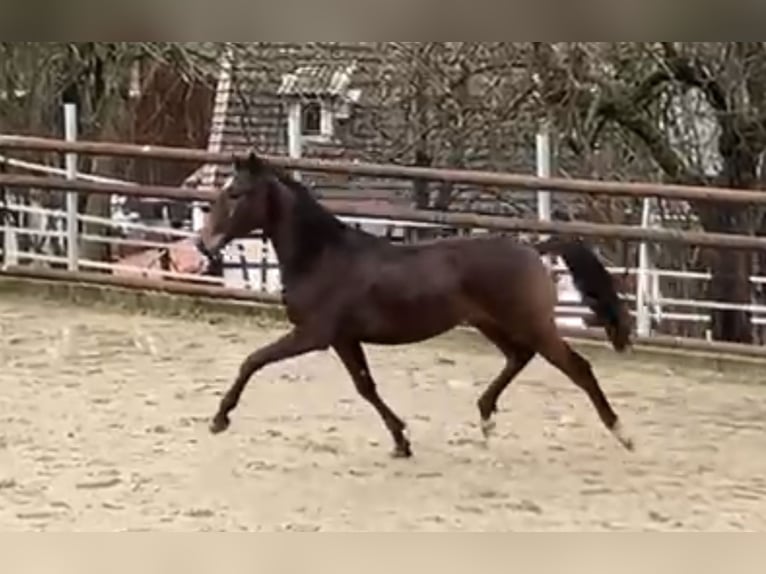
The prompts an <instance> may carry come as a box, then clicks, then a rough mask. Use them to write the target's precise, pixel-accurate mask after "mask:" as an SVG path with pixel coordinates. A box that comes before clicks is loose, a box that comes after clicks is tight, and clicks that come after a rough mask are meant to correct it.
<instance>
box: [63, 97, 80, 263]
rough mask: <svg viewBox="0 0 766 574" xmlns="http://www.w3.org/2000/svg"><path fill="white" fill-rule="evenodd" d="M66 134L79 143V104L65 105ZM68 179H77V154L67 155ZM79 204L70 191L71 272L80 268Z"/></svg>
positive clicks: (69, 138) (68, 219) (67, 238)
mask: <svg viewBox="0 0 766 574" xmlns="http://www.w3.org/2000/svg"><path fill="white" fill-rule="evenodd" d="M64 134H65V138H66V141H67V142H74V141H77V104H74V103H71V102H67V103H65V104H64ZM66 178H67V179H68V180H75V179H77V154H75V153H67V154H66ZM77 202H78V196H77V192H76V191H68V192H67V194H66V212H67V220H66V230H67V233H66V251H67V268H68V269H69V271H77V269H78V267H79V258H80V257H79V242H78V223H79V222H78V213H77V211H78V210H77Z"/></svg>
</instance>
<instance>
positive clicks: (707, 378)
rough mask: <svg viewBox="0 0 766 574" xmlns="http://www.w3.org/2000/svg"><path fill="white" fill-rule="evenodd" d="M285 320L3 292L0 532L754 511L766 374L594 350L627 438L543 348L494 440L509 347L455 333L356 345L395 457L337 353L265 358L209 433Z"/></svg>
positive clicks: (511, 392) (721, 520) (675, 524)
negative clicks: (386, 418) (223, 423)
mask: <svg viewBox="0 0 766 574" xmlns="http://www.w3.org/2000/svg"><path fill="white" fill-rule="evenodd" d="M281 331H284V326H282V325H279V324H271V325H269V324H265V326H263V325H262V326H260V327H259V326H258V325H257V324H256V322H255V321H252V320H249V321H247V322H246V323H245V322H239V321H238V320H237V319H236V318H234V317H232V318H230V319H227V318H221V317H218V318H217V321H215V322H211V321H206V320H204V318H202V319H200V318H197V319H183V318H173V317H169V316H165V317H159V316H150V315H146V314H139V313H137V312H135V310H134V311H133V312H127V311H122V312H121V311H118V310H106V309H98V308H93V307H92V306H91V307H87V306H74V305H72V304H63V303H61V302H60V301H47V302H44V301H42V300H38V299H33V298H23V299H22V298H17V297H14V296H10V295H7V294H6V295H4V296H3V299H2V300H0V337H2V345H0V353H1V354H2V364H3V369H2V371H0V376H1V377H2V381H0V387H1V388H2V389H3V392H2V394H0V418H1V419H2V426H1V427H0V428H1V434H0V529H3V530H37V529H48V530H124V529H151V530H155V529H156V530H165V529H167V530H203V529H211V530H258V529H263V530H274V529H301V530H320V529H322V530H330V529H332V530H458V529H465V530H469V529H470V530H508V529H514V530H518V529H585V528H588V529H596V530H600V529H644V528H649V529H661V530H670V529H690V530H696V529H702V530H710V529H716V530H739V529H754V530H755V529H763V528H764V527H766V504H764V498H766V458H765V457H764V456H763V453H764V452H766V386H762V385H758V384H745V383H743V382H739V381H736V380H725V379H726V377H724V376H722V375H719V374H714V373H712V372H709V371H702V370H696V371H694V372H684V371H683V370H682V369H683V367H684V365H683V362H681V361H679V362H678V363H676V364H677V365H678V366H677V367H675V368H674V367H673V366H672V364H669V363H664V364H662V365H659V364H655V365H652V364H647V362H646V361H637V360H630V359H627V360H626V359H625V358H623V357H620V356H617V355H612V357H613V358H606V357H607V355H604V354H598V356H597V358H595V359H594V365H595V368H596V370H597V373H598V375H599V376H600V379H601V381H602V383H603V385H604V388H605V390H606V392H607V393H608V394H609V396H610V398H611V399H612V402H613V404H614V406H615V409H617V410H618V412H619V413H620V415H621V417H622V419H623V421H624V424H625V425H626V426H627V427H628V429H629V430H630V431H631V433H632V434H633V435H634V436H635V438H636V440H637V452H636V453H634V454H629V453H626V452H624V451H623V450H622V449H621V448H620V447H619V445H618V444H617V443H616V442H615V441H614V440H613V439H612V437H610V436H609V434H608V433H607V432H606V431H605V430H604V429H603V427H602V426H601V424H600V423H599V421H598V420H597V417H596V415H595V413H594V412H593V409H592V407H591V405H590V404H589V403H588V400H587V398H586V397H585V396H584V395H583V394H582V393H581V392H580V391H578V390H577V389H575V388H574V387H573V385H572V384H571V383H570V382H569V381H567V380H565V378H564V376H563V375H561V374H559V373H558V372H556V371H554V370H553V369H552V368H551V367H548V366H547V365H546V364H544V363H543V362H541V361H535V362H534V363H533V364H531V365H530V366H529V367H528V368H527V369H526V370H525V371H524V372H523V373H522V374H521V375H520V377H519V380H518V381H517V382H515V383H514V385H513V386H512V387H511V388H509V389H508V391H507V394H506V395H504V397H503V400H502V402H501V405H500V406H501V412H500V413H499V415H498V418H497V423H498V428H497V434H496V436H495V438H494V439H493V442H492V443H491V444H490V447H489V449H486V448H484V446H483V444H482V442H481V432H480V430H479V428H478V424H477V422H478V421H477V419H478V413H477V410H476V406H475V402H476V399H477V397H478V395H479V393H480V392H481V390H482V389H483V388H484V387H485V386H486V384H487V383H488V381H489V380H490V379H491V378H492V377H494V376H495V375H496V374H497V372H498V370H499V368H500V367H501V365H502V359H501V357H500V356H499V355H498V353H497V352H496V351H495V350H494V349H492V348H490V347H489V346H485V345H484V344H483V343H478V342H477V341H474V340H473V339H472V338H467V337H465V336H464V335H455V336H451V337H447V338H442V339H440V340H435V341H433V342H430V343H425V344H420V345H413V346H407V347H398V348H375V347H373V348H371V349H370V359H371V368H372V370H373V371H374V373H375V375H376V376H377V379H378V381H379V383H380V387H381V392H382V393H384V395H385V397H386V398H387V399H389V400H390V402H391V404H392V405H393V406H394V407H395V408H396V409H397V410H398V411H399V412H400V413H401V414H402V416H403V417H404V418H405V419H406V420H407V422H408V423H409V427H410V434H411V437H412V439H413V448H414V449H415V457H414V458H413V459H411V460H409V461H394V460H389V459H388V456H387V453H388V448H389V437H388V435H387V434H386V431H385V429H384V428H383V427H382V426H381V425H380V424H379V420H378V419H377V415H376V414H375V413H374V412H373V410H372V409H371V408H370V407H369V405H367V404H366V403H365V402H364V401H362V400H361V399H360V398H359V397H358V396H357V395H356V392H355V391H354V389H353V386H352V384H351V382H350V380H349V379H348V375H347V374H346V373H345V371H344V369H343V367H342V366H341V365H340V363H339V361H338V360H337V359H336V358H335V357H334V356H333V355H331V354H329V353H324V354H314V355H310V356H306V357H302V358H299V359H295V360H292V361H288V362H285V363H282V364H277V365H274V366H272V367H269V368H267V369H266V370H264V371H263V372H262V373H261V374H260V375H258V376H257V377H256V378H255V379H254V381H253V383H252V384H251V386H250V387H249V388H248V390H247V392H246V393H245V395H244V398H243V402H242V405H241V407H240V408H239V410H238V411H237V416H236V417H235V418H234V420H233V425H232V428H231V430H230V432H229V433H228V434H225V435H222V436H211V435H210V434H209V433H208V431H207V423H208V420H209V416H210V415H211V414H212V413H213V412H214V410H215V408H216V406H217V404H218V401H219V398H220V393H221V392H222V391H223V390H225V388H226V387H227V385H228V384H229V383H230V381H231V377H232V375H233V374H234V373H235V371H236V368H237V366H238V364H239V361H240V360H241V359H242V358H243V357H244V356H245V355H246V354H247V353H248V352H249V351H251V350H252V349H254V348H256V347H257V346H259V345H260V344H262V343H264V342H265V341H267V340H271V339H273V338H274V337H275V335H276V334H277V333H279V332H281Z"/></svg>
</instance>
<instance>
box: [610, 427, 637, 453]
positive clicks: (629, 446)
mask: <svg viewBox="0 0 766 574" xmlns="http://www.w3.org/2000/svg"><path fill="white" fill-rule="evenodd" d="M611 430H612V434H613V435H614V437H615V438H616V439H617V440H618V441H619V443H620V444H621V445H622V446H623V447H624V448H625V450H627V451H628V452H633V451H634V450H636V443H635V442H634V441H633V438H632V437H631V436H629V435H628V433H627V432H625V428H624V427H623V426H622V423H621V422H620V421H619V420H618V421H617V422H616V423H615V424H614V426H613V427H612V429H611Z"/></svg>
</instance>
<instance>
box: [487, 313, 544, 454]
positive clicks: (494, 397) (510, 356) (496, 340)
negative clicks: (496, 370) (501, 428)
mask: <svg viewBox="0 0 766 574" xmlns="http://www.w3.org/2000/svg"><path fill="white" fill-rule="evenodd" d="M476 328H477V329H478V330H479V331H480V332H481V333H482V334H483V335H484V336H485V337H486V338H487V339H489V340H490V341H491V342H492V343H493V344H494V345H495V346H496V347H497V348H498V349H500V351H501V352H502V353H503V355H505V358H506V364H505V367H503V370H502V371H501V372H500V374H499V375H498V376H497V377H496V378H495V379H494V380H493V381H492V382H491V383H490V384H489V386H488V387H487V388H486V389H485V390H484V392H483V393H482V395H481V396H480V397H479V400H478V402H477V406H478V407H479V421H480V424H481V432H482V433H483V434H484V437H485V438H487V439H488V438H489V437H490V435H491V434H492V431H493V430H495V421H494V419H493V416H494V414H495V413H496V412H497V401H498V400H499V399H500V395H502V394H503V391H505V389H506V388H507V387H508V385H509V384H511V381H513V379H514V377H516V375H518V374H519V373H520V372H521V370H522V369H523V368H524V367H526V366H527V364H528V363H529V361H531V360H532V357H534V356H535V353H534V351H532V350H530V349H529V348H527V347H525V346H523V345H519V344H516V343H514V342H513V341H512V340H511V338H510V337H508V336H507V335H506V334H505V333H504V332H503V331H502V330H501V329H500V328H499V327H496V326H493V325H488V324H481V325H478V324H477V325H476Z"/></svg>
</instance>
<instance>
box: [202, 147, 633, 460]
mask: <svg viewBox="0 0 766 574" xmlns="http://www.w3.org/2000/svg"><path fill="white" fill-rule="evenodd" d="M234 166H235V173H234V176H233V178H232V180H231V181H230V183H229V184H227V186H225V188H224V189H222V190H221V191H220V192H219V194H218V196H217V197H216V199H215V201H214V202H213V205H212V206H211V209H210V213H209V215H208V219H207V222H206V223H205V226H204V228H203V229H202V230H201V232H200V235H199V238H198V241H197V246H198V248H199V249H200V251H202V252H203V253H204V254H206V255H207V256H209V257H215V256H216V255H217V254H219V253H220V251H221V249H222V248H223V247H224V246H225V245H226V244H227V243H228V242H229V241H231V240H232V239H235V238H238V237H243V236H246V235H247V234H249V233H250V232H251V231H253V230H261V231H262V232H263V233H264V234H265V236H266V237H267V238H268V239H269V240H270V241H271V242H272V244H273V246H274V249H275V250H276V253H277V257H278V259H279V267H280V272H281V278H282V284H283V286H284V303H285V306H286V310H287V316H288V318H289V320H290V322H291V323H292V324H293V329H292V330H291V331H290V332H289V333H287V334H286V335H284V336H283V337H281V338H279V339H278V340H276V341H274V342H273V343H271V344H269V345H266V346H264V347H262V348H260V349H258V350H256V351H255V352H253V353H252V354H251V355H249V356H248V357H247V358H246V359H245V360H244V361H243V362H242V365H241V367H240V369H239V373H238V375H237V377H236V380H235V381H234V383H233V385H232V386H231V388H230V389H229V390H228V391H227V392H226V394H225V395H224V397H223V398H222V400H221V403H220V406H219V409H218V411H217V412H216V414H215V416H214V417H213V420H212V422H211V423H210V430H211V432H213V433H220V432H223V431H225V430H226V429H227V428H228V427H229V423H230V420H229V415H230V413H231V411H232V410H234V408H235V407H236V406H237V403H238V401H239V399H240V396H241V395H242V392H243V390H244V388H245V386H246V385H247V382H248V380H249V379H250V378H251V377H252V376H253V374H255V373H256V371H258V370H260V369H261V368H263V367H265V366H266V365H268V364H271V363H274V362H276V361H281V360H284V359H288V358H290V357H295V356H297V355H301V354H304V353H309V352H312V351H319V350H326V349H329V348H332V349H333V350H334V351H335V353H336V354H337V356H338V357H339V358H340V360H341V362H342V363H343V365H344V366H345V368H346V369H347V371H348V373H349V375H350V376H351V379H352V380H353V382H354V384H355V386H356V389H357V391H358V392H359V394H360V395H361V396H362V397H363V398H364V399H366V400H367V401H368V402H369V403H370V404H371V405H372V406H373V407H374V408H375V409H376V411H377V412H378V413H379V415H380V417H381V418H382V420H383V422H384V423H385V425H386V428H387V429H388V431H389V432H390V433H391V436H392V437H393V441H394V447H395V448H394V455H395V456H397V457H409V456H411V454H412V451H411V448H410V442H409V440H408V439H407V436H406V433H405V424H404V422H403V421H402V420H401V419H400V418H399V417H398V416H397V415H396V413H394V411H393V410H392V409H391V408H390V407H389V406H388V405H387V404H386V402H385V401H384V400H383V399H382V398H381V396H380V395H379V394H378V390H377V388H376V384H375V381H374V379H373V376H372V373H370V369H369V367H368V365H367V360H366V358H365V354H364V351H363V349H362V343H372V344H381V345H401V344H407V343H416V342H419V341H424V340H426V339H429V338H431V337H435V336H437V335H439V334H441V333H444V332H446V331H449V330H451V329H452V328H454V327H456V326H457V325H459V324H469V325H472V326H473V327H475V328H476V329H478V330H479V331H480V332H481V333H482V334H483V335H484V336H485V337H486V338H487V339H489V341H491V342H492V343H493V344H494V345H495V346H496V347H497V348H498V349H499V350H500V351H501V352H502V353H503V355H505V358H506V360H507V362H506V365H505V367H504V368H503V370H502V372H501V373H500V374H499V375H498V376H497V378H495V380H493V381H492V382H491V383H490V384H489V386H488V387H487V389H486V390H485V391H484V393H483V394H482V395H481V397H480V398H479V400H478V409H479V415H480V421H481V427H482V430H483V432H484V435H485V436H486V437H488V436H489V434H490V432H491V431H492V430H493V428H494V422H493V419H492V417H493V414H494V413H495V412H496V410H497V402H498V399H499V398H500V395H501V394H502V392H503V390H504V389H505V388H506V387H507V386H508V384H509V383H510V382H511V380H512V379H513V378H514V377H515V376H516V375H517V374H518V373H519V372H520V371H521V370H522V369H523V368H524V366H525V365H527V363H529V361H530V360H531V359H532V357H534V355H535V354H538V353H539V354H540V355H542V356H543V357H544V358H545V359H547V360H548V361H549V362H550V363H551V364H553V365H554V366H556V367H557V368H558V369H560V370H561V371H562V372H564V373H565V374H566V375H567V376H568V377H569V378H570V379H571V380H572V381H573V382H574V383H575V384H576V385H577V386H578V387H580V388H581V389H582V390H583V391H585V393H586V394H587V395H588V397H589V398H590V400H591V401H592V403H593V406H594V407H595V409H596V411H597V413H598V415H599V417H600V418H601V421H602V422H603V424H604V425H605V426H606V428H607V429H609V430H610V431H612V432H613V433H614V435H615V436H616V437H617V438H618V439H619V440H620V442H621V443H622V444H623V445H624V446H625V447H626V448H627V449H629V450H631V449H632V448H633V443H632V441H631V439H629V438H628V437H627V436H626V434H625V432H624V431H623V430H622V427H621V425H620V422H619V420H618V418H617V415H616V414H615V412H614V410H612V407H611V406H610V404H609V401H608V400H607V398H606V396H605V395H604V392H603V391H602V390H601V388H600V386H599V383H598V382H597V380H596V378H595V376H594V375H593V371H592V369H591V366H590V364H589V363H588V361H587V360H586V359H585V358H583V357H582V356H581V355H579V354H578V353H577V352H576V351H574V350H573V349H572V348H571V347H570V346H569V345H568V344H567V343H566V342H565V341H564V340H563V339H562V337H561V335H560V334H559V332H558V329H557V327H556V324H555V322H554V307H555V305H556V300H557V296H556V289H555V284H554V282H553V280H552V278H551V276H550V274H549V272H548V269H547V268H546V267H545V265H544V264H543V262H542V260H541V258H540V254H545V253H552V254H558V255H560V256H561V257H562V258H563V259H564V261H565V263H566V264H567V266H568V268H569V269H570V271H571V272H572V275H573V278H574V281H575V285H576V286H577V288H578V290H579V291H580V292H581V294H582V296H583V299H584V301H585V302H586V303H587V304H588V306H589V307H590V308H591V309H592V311H593V312H594V313H595V315H596V316H597V318H598V319H599V321H600V323H601V324H602V325H603V326H604V328H605V330H606V333H607V335H608V337H609V339H610V340H611V342H612V345H613V346H614V348H615V349H616V350H617V351H623V350H624V349H626V348H627V347H628V346H629V345H630V322H629V315H628V313H627V311H626V309H625V307H624V306H623V304H622V302H621V301H620V299H619V297H618V295H617V291H616V289H615V286H614V283H613V281H612V277H611V275H610V274H609V273H608V272H607V270H606V269H605V268H604V266H603V265H602V264H601V262H600V261H599V260H598V259H597V258H596V256H595V255H594V254H593V253H592V251H591V250H590V249H589V248H588V247H587V246H586V245H584V244H583V243H581V242H579V241H561V240H556V239H553V240H549V241H546V242H543V243H541V244H538V245H536V246H534V247H532V246H528V245H524V244H521V243H518V242H516V241H514V240H513V239H511V238H508V237H501V236H495V237H492V236H485V237H480V238H476V237H474V238H471V237H463V238H451V239H439V240H433V241H428V242H423V243H415V244H410V245H394V244H392V243H390V242H389V241H388V240H386V239H383V238H379V237H376V236H373V235H370V234H367V233H365V232H363V231H360V230H357V229H354V228H352V227H350V226H347V225H346V224H345V223H343V222H341V221H340V220H339V219H337V218H336V217H335V216H334V215H332V214H331V213H330V212H329V211H328V210H326V209H325V208H324V207H323V206H322V205H321V204H320V203H319V202H318V201H316V200H315V199H314V197H313V196H312V194H311V192H310V191H309V190H308V189H307V188H306V187H304V186H303V185H302V184H301V183H299V182H298V181H296V180H295V179H294V178H292V177H291V176H290V175H289V174H287V173H286V172H285V171H283V170H281V169H280V168H278V167H277V166H274V165H272V164H270V163H268V162H267V161H266V160H265V159H263V158H260V157H258V156H257V155H255V154H254V153H251V154H250V155H249V156H248V157H247V158H235V160H234Z"/></svg>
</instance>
